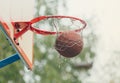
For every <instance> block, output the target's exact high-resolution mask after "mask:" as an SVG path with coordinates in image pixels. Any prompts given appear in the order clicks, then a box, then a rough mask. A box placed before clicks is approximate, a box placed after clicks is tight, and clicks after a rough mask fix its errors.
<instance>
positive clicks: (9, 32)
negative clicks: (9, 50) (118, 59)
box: [0, 0, 34, 69]
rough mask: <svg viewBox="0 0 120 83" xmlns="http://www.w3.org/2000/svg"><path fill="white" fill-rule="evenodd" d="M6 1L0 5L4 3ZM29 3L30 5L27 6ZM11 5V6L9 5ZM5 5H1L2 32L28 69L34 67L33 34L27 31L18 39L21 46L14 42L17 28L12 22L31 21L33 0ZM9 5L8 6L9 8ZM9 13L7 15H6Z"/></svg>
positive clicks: (22, 0)
mask: <svg viewBox="0 0 120 83" xmlns="http://www.w3.org/2000/svg"><path fill="white" fill-rule="evenodd" d="M4 2H5V1H4V0H3V2H0V3H4ZM28 2H29V4H27V3H28ZM8 3H9V5H8ZM8 3H7V1H6V2H5V4H3V5H2V4H1V6H2V8H0V9H1V11H2V10H5V11H3V12H0V13H1V16H0V17H1V18H0V25H1V26H2V31H3V32H4V34H5V35H6V37H7V39H8V40H9V42H10V43H11V45H12V47H13V48H14V49H15V50H16V52H17V53H18V55H19V57H20V59H21V60H22V61H23V63H24V64H25V65H26V66H27V68H28V69H32V67H33V32H31V31H27V32H26V33H25V34H23V35H22V36H21V37H20V38H18V39H17V41H18V43H19V45H17V44H16V42H15V41H14V32H15V28H14V26H13V24H12V22H17V21H20V22H22V21H29V20H31V19H32V18H33V7H34V6H33V0H8ZM26 4H27V6H26ZM7 5H8V6H7ZM6 13H7V14H6Z"/></svg>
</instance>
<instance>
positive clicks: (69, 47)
mask: <svg viewBox="0 0 120 83" xmlns="http://www.w3.org/2000/svg"><path fill="white" fill-rule="evenodd" d="M82 48H83V40H82V38H81V36H80V34H78V33H77V32H75V31H66V32H62V33H61V34H59V35H58V37H57V38H56V41H55V49H56V50H57V52H58V53H59V54H60V55H62V56H64V57H67V58H71V57H75V56H77V55H78V54H79V53H80V52H81V50H82Z"/></svg>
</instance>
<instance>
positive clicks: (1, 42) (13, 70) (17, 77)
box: [0, 31, 24, 83]
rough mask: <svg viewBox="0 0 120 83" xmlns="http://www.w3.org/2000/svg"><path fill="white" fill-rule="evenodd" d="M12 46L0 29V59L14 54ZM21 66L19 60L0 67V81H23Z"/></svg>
mask: <svg viewBox="0 0 120 83" xmlns="http://www.w3.org/2000/svg"><path fill="white" fill-rule="evenodd" d="M14 53H15V51H14V50H13V48H12V46H11V45H10V44H9V42H8V41H7V40H6V37H5V36H4V34H3V32H2V31H0V60H2V59H4V58H6V57H8V56H10V55H12V54H14ZM22 68H23V66H22V64H21V62H20V61H18V62H16V63H13V64H10V65H8V66H6V67H4V68H1V69H0V83H7V82H12V83H16V82H17V83H24V80H23V78H22V75H21V74H20V72H19V71H20V70H21V69H22Z"/></svg>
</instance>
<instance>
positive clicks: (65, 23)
mask: <svg viewBox="0 0 120 83" xmlns="http://www.w3.org/2000/svg"><path fill="white" fill-rule="evenodd" d="M48 20H49V21H50V22H49V23H51V24H50V25H53V27H52V28H54V29H55V31H49V30H44V29H40V28H35V27H34V26H33V25H34V24H36V23H38V22H39V23H41V25H43V24H44V23H43V21H44V22H47V21H48ZM42 23H43V24H42ZM12 24H13V26H14V28H15V34H14V40H16V39H18V38H19V37H20V36H22V35H23V34H24V33H25V32H27V31H28V30H30V31H32V32H34V33H36V34H41V35H54V34H60V33H62V32H64V31H75V32H80V31H81V30H83V29H84V28H85V27H86V22H85V21H84V20H81V19H80V18H76V17H71V16H40V17H37V18H34V19H32V20H31V21H29V22H12ZM39 25H40V24H39ZM61 27H62V30H58V28H59V29H61ZM43 28H44V27H43ZM48 28H49V26H48Z"/></svg>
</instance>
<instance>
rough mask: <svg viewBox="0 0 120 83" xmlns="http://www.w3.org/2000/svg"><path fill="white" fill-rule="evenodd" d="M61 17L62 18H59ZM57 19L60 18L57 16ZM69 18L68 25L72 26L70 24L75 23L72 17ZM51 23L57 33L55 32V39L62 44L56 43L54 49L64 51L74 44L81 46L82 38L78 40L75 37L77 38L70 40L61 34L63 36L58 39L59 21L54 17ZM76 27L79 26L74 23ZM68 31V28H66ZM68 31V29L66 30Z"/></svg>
mask: <svg viewBox="0 0 120 83" xmlns="http://www.w3.org/2000/svg"><path fill="white" fill-rule="evenodd" d="M61 19H62V18H61ZM57 20H60V18H57ZM70 20H71V24H70V25H69V26H72V25H75V24H74V21H75V20H73V19H70ZM52 24H53V28H55V30H56V32H57V34H56V36H57V37H56V41H57V42H60V43H62V44H60V43H59V44H58V43H57V44H56V46H55V49H57V50H59V51H65V50H66V49H69V48H70V47H73V46H75V45H78V46H80V47H81V46H82V39H81V40H79V38H78V39H77V40H74V41H73V40H70V39H66V37H65V35H63V38H62V39H59V38H58V36H59V28H60V27H59V26H58V24H59V21H56V19H54V20H53V21H52ZM69 26H67V27H69ZM75 26H76V27H79V28H80V26H78V25H75ZM67 31H68V30H67ZM67 31H64V32H67ZM68 32H69V31H68ZM76 33H78V32H76ZM79 35H80V34H79Z"/></svg>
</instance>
